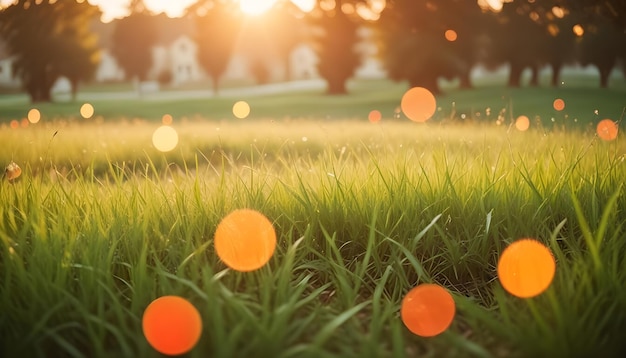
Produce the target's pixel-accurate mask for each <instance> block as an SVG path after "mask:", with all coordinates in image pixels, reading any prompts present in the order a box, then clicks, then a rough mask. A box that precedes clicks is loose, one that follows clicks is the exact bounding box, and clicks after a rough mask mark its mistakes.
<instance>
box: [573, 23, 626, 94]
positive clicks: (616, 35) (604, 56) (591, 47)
mask: <svg viewBox="0 0 626 358" xmlns="http://www.w3.org/2000/svg"><path fill="white" fill-rule="evenodd" d="M579 57H580V63H581V64H582V65H583V66H587V65H593V66H595V67H596V68H597V69H598V71H599V73H600V87H602V88H606V87H608V85H609V76H610V75H611V71H612V70H613V68H614V67H615V65H616V64H617V62H618V59H619V58H622V59H624V58H626V34H625V33H624V31H623V30H622V29H620V28H619V27H618V26H617V25H616V24H615V23H614V22H611V21H607V19H606V18H604V16H599V17H598V18H597V19H596V21H594V22H592V23H589V24H588V26H586V29H585V30H584V34H583V35H582V36H581V42H580V55H579Z"/></svg>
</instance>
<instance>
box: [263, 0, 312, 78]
mask: <svg viewBox="0 0 626 358" xmlns="http://www.w3.org/2000/svg"><path fill="white" fill-rule="evenodd" d="M297 16H299V10H298V9H297V7H296V6H295V5H294V4H293V3H292V2H281V3H279V4H277V5H276V6H274V7H272V8H271V9H270V10H269V12H268V13H267V14H266V16H265V19H264V20H265V21H264V22H265V26H266V29H267V32H268V34H269V37H270V38H271V40H272V41H271V43H272V46H273V48H274V50H275V51H276V52H277V53H278V56H279V57H280V58H281V60H282V61H283V62H284V64H285V79H286V80H291V53H292V51H293V50H294V49H295V48H296V46H297V45H298V44H299V43H301V42H302V40H304V26H303V21H302V19H298V18H297Z"/></svg>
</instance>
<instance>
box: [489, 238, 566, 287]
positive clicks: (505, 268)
mask: <svg viewBox="0 0 626 358" xmlns="http://www.w3.org/2000/svg"><path fill="white" fill-rule="evenodd" d="M555 271H556V263H555V261H554V256H553V255H552V251H550V249H549V248H548V247H547V246H545V245H544V244H542V243H540V242H539V241H537V240H534V239H521V240H517V241H515V242H513V243H512V244H511V245H509V246H508V247H507V248H506V249H504V251H503V252H502V254H501V255H500V259H499V260H498V278H499V279H500V283H501V284H502V287H504V289H505V290H506V291H507V292H509V293H510V294H512V295H513V296H516V297H520V298H530V297H535V296H537V295H539V294H541V293H543V292H544V291H545V290H547V289H548V287H550V284H551V283H552V279H553V278H554V273H555Z"/></svg>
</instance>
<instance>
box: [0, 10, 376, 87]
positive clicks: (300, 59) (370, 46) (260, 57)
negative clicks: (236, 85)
mask: <svg viewBox="0 0 626 358" xmlns="http://www.w3.org/2000/svg"><path fill="white" fill-rule="evenodd" d="M155 19H156V21H157V28H158V29H159V35H158V41H157V45H156V46H155V47H154V48H153V52H152V54H153V65H152V67H151V69H150V71H149V75H148V76H149V79H150V80H151V81H157V80H158V79H159V78H160V77H162V76H165V75H166V74H167V75H168V76H169V77H170V79H171V82H170V85H172V86H178V85H181V84H184V83H190V82H200V81H205V80H207V78H208V76H207V74H206V72H205V71H204V69H203V68H202V66H201V65H200V63H199V61H198V59H197V52H198V45H197V44H196V42H195V40H194V36H195V28H194V24H193V21H191V20H189V19H185V18H169V17H167V16H166V15H165V14H160V15H157V16H156V17H155ZM114 28H115V21H113V22H111V23H101V22H99V21H98V22H97V23H94V25H93V26H92V29H93V31H94V32H96V33H97V34H98V37H99V44H100V47H101V61H100V64H99V67H98V69H97V70H96V73H95V81H96V82H115V81H122V80H124V71H123V69H122V68H121V67H120V66H119V65H118V64H117V61H116V59H115V57H114V56H113V55H112V53H111V45H112V34H113V30H114ZM359 35H360V36H361V38H362V42H361V44H360V45H359V49H358V50H359V51H360V52H361V53H362V54H363V56H364V59H363V64H362V66H361V67H360V68H359V69H357V72H356V76H357V77H362V78H372V77H384V75H385V74H384V71H383V70H382V68H381V65H380V61H378V59H376V57H375V56H376V46H375V44H374V42H373V40H372V38H371V37H372V30H371V29H367V28H363V29H361V30H360V32H359ZM254 38H255V37H254V36H251V37H250V38H246V35H245V34H242V36H240V38H239V40H238V43H237V44H236V46H235V52H234V54H233V56H232V58H231V61H230V63H229V66H228V68H227V70H226V73H225V74H224V76H223V78H222V80H246V81H247V80H249V79H251V78H252V71H251V65H253V62H254V61H258V62H259V63H263V64H264V65H266V66H267V67H268V68H267V70H268V75H269V80H270V81H281V80H285V79H286V78H289V79H292V80H297V79H309V78H316V77H319V74H318V71H317V61H318V59H317V55H316V54H315V51H314V50H313V48H312V47H311V45H310V44H307V43H305V42H303V43H301V44H299V45H297V46H296V47H295V48H294V49H293V51H292V52H291V54H290V55H289V56H288V59H282V58H279V55H278V53H277V51H276V49H274V48H273V46H272V44H271V40H270V41H268V42H267V43H263V44H261V45H260V46H259V44H258V43H254V42H255V41H258V37H257V38H256V40H253V39H254ZM246 41H247V43H246ZM259 47H260V48H261V50H259ZM285 60H288V61H289V62H290V63H289V66H288V68H289V70H290V73H289V74H287V73H286V70H287V68H286V64H285V63H284V61H285ZM11 70H12V60H11V58H10V57H9V56H7V54H6V51H5V49H4V47H3V46H2V44H1V43H0V86H2V87H9V86H12V87H17V86H19V84H20V83H19V80H17V79H15V78H13V75H12V71H11Z"/></svg>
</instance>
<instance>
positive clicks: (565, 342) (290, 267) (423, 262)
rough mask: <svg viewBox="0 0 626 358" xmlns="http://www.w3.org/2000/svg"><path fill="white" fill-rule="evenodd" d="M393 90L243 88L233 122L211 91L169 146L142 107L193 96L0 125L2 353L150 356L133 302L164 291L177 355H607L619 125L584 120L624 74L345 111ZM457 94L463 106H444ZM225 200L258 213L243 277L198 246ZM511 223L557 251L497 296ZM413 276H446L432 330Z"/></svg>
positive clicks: (624, 230) (625, 311)
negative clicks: (263, 240) (527, 279)
mask: <svg viewBox="0 0 626 358" xmlns="http://www.w3.org/2000/svg"><path fill="white" fill-rule="evenodd" d="M393 88H394V87H385V88H384V90H378V91H377V90H376V88H375V86H373V85H372V86H371V87H368V86H367V85H364V86H362V87H361V88H360V89H359V90H358V91H357V92H358V93H357V95H356V96H352V97H344V98H342V99H324V101H326V102H323V105H324V106H331V103H336V107H332V106H331V107H332V108H335V109H336V110H333V112H332V113H333V114H332V116H330V117H331V119H333V120H328V118H326V117H325V116H323V115H322V116H319V115H320V114H323V113H324V110H323V109H321V108H319V107H322V105H321V104H319V103H318V105H315V103H317V102H316V100H315V99H309V101H310V103H309V104H308V105H307V106H304V105H303V106H304V107H303V108H301V110H302V111H303V112H302V114H300V113H296V114H293V115H292V116H290V117H291V118H285V117H286V115H284V112H282V111H283V109H280V108H278V109H277V108H274V109H272V108H273V107H272V106H278V105H279V103H283V104H285V105H287V104H288V103H291V100H293V101H294V102H295V103H301V102H298V101H305V100H306V99H307V98H308V97H307V96H305V95H304V94H294V95H293V97H287V99H285V98H283V99H280V98H278V97H271V96H270V97H264V98H251V99H249V103H250V104H251V106H252V108H253V113H254V112H255V111H256V109H257V107H258V108H259V109H258V111H259V112H260V113H259V114H258V115H257V116H253V118H251V119H248V120H233V119H230V116H232V115H228V114H226V112H227V110H229V109H230V107H228V108H226V107H227V104H228V103H230V104H229V106H232V100H231V99H221V100H215V101H222V102H223V105H224V109H222V110H223V114H220V115H215V116H208V115H207V118H204V117H201V116H202V113H199V114H198V116H197V117H196V116H189V118H188V119H186V120H184V119H182V118H176V119H175V122H174V124H173V128H175V129H176V130H177V131H178V135H179V144H178V147H177V148H176V149H175V150H173V151H171V152H168V153H160V152H158V151H156V149H154V147H153V145H152V142H151V136H152V133H153V131H154V130H155V129H156V128H157V127H158V125H159V124H158V123H156V122H158V119H159V118H160V115H159V114H158V113H159V112H161V113H163V112H174V113H175V114H176V112H175V109H176V108H179V109H181V111H182V108H187V107H189V106H192V105H193V103H195V102H193V103H191V102H190V103H159V104H158V105H156V104H155V103H152V104H151V106H152V108H151V109H150V110H149V109H148V108H147V107H146V108H144V109H142V110H143V111H144V112H143V113H144V115H142V116H140V117H141V118H145V120H134V119H132V118H133V117H135V116H136V115H134V114H128V115H127V116H125V117H127V118H128V119H122V118H119V117H116V118H112V119H110V118H109V117H107V116H108V115H106V114H102V113H100V115H102V116H104V117H105V118H106V119H104V120H103V119H94V120H89V121H85V120H78V119H72V118H70V116H69V115H67V114H62V115H63V116H67V117H63V118H57V119H53V118H44V120H42V122H40V123H38V124H36V125H30V126H28V127H27V128H18V129H11V128H9V126H8V125H6V124H5V125H4V126H3V127H2V128H1V129H0V143H2V145H3V150H2V152H0V162H2V163H7V164H8V163H9V162H11V161H15V162H16V163H18V164H19V165H20V166H21V167H22V169H23V173H22V176H21V178H20V180H19V181H17V182H15V183H9V182H8V181H6V180H3V181H2V183H1V184H0V212H1V218H2V220H1V221H0V240H1V245H0V312H1V316H0V337H1V338H0V355H1V356H3V357H13V356H20V357H22V356H46V357H50V356H54V357H63V356H67V357H121V356H123V357H155V356H159V354H158V353H157V352H156V351H155V350H154V349H153V348H152V347H150V345H149V344H148V343H147V341H146V339H145V338H144V336H143V332H142V325H141V320H142V315H143V312H144V310H145V309H146V307H147V305H148V304H149V303H150V302H152V301H153V300H154V299H156V298H158V297H160V296H163V295H179V296H182V297H185V298H186V299H188V300H189V301H190V302H192V303H193V304H194V306H195V307H196V308H198V310H199V311H200V314H201V316H202V322H203V327H204V329H203V333H202V338H201V340H200V342H199V343H198V344H197V345H196V346H195V348H194V349H193V350H192V351H191V352H190V353H189V354H188V356H190V357H207V356H209V357H320V356H322V357H418V356H419V357H423V356H426V357H448V356H450V357H471V356H475V357H537V356H540V357H590V356H602V357H621V356H622V355H623V353H624V352H626V341H625V340H624V339H623V335H624V331H625V329H626V270H625V269H624V268H625V267H626V241H625V240H624V237H626V226H625V225H626V215H625V210H626V196H625V194H624V188H623V184H622V183H623V181H624V179H623V178H624V177H625V176H626V163H624V158H626V144H624V141H623V138H622V134H620V135H619V136H618V138H617V140H614V141H611V142H605V141H602V140H600V139H599V138H598V137H597V135H596V134H595V133H594V128H593V125H594V123H595V122H596V121H597V119H598V118H599V117H602V114H603V113H607V112H610V113H615V116H614V117H612V118H613V119H615V120H618V119H619V116H620V114H621V112H622V108H623V106H624V103H623V100H624V98H626V97H624V96H623V93H624V92H623V91H624V90H623V89H621V90H620V89H613V90H608V91H599V90H589V89H586V90H583V89H571V90H570V91H569V92H567V94H568V96H569V95H572V96H573V95H574V93H577V91H578V92H579V93H580V96H579V97H576V99H570V100H568V99H567V97H566V95H565V94H563V96H561V97H563V98H565V99H566V103H567V105H566V106H567V107H566V108H567V110H568V111H569V112H568V117H567V119H566V118H565V114H564V113H563V112H556V111H554V110H551V111H552V114H550V108H551V103H552V100H553V99H554V98H553V95H554V94H555V93H557V92H558V93H564V92H559V91H562V90H561V89H558V90H548V89H540V90H538V92H534V94H533V93H531V91H530V90H520V91H519V93H518V94H519V95H520V96H521V97H513V100H510V99H509V100H503V99H502V98H500V99H498V101H500V102H498V103H499V104H493V105H492V104H488V102H489V101H491V100H493V99H491V97H490V95H489V94H491V93H493V95H494V96H495V95H496V93H497V92H498V91H499V92H500V93H504V91H503V90H502V89H501V88H500V89H499V90H498V89H496V88H482V89H479V90H477V91H470V92H458V93H450V94H448V95H447V96H446V97H443V98H440V99H439V104H440V105H441V106H442V107H443V106H444V104H443V103H446V101H452V98H453V96H456V95H458V96H460V97H454V98H455V99H454V102H455V109H456V112H452V107H449V108H448V109H442V111H441V112H439V113H438V114H436V117H435V118H434V119H433V120H431V121H430V122H428V123H425V124H416V123H412V122H409V121H408V120H402V119H390V120H389V119H388V120H383V121H382V122H381V123H378V124H370V123H368V122H367V121H365V120H364V118H365V117H366V114H361V112H359V114H357V112H358V111H359V110H363V111H365V112H364V113H367V111H369V110H370V109H377V108H383V107H382V106H384V105H385V104H386V105H388V106H389V107H388V110H390V111H392V113H393V110H394V109H395V106H397V104H393V103H394V101H395V103H397V102H398V99H397V98H396V99H395V100H394V99H393V96H395V95H401V93H402V91H401V89H400V87H398V88H397V89H396V90H395V91H396V92H393V93H390V92H392V91H393ZM552 91H557V92H552ZM620 91H621V92H620ZM394 93H395V94H394ZM510 93H514V92H510ZM480 94H483V95H484V96H482V97H480V98H476V99H475V100H470V99H471V98H473V96H479V95H480ZM620 94H621V97H620ZM501 96H502V94H501ZM506 96H507V95H505V97H506ZM320 98H321V97H320ZM446 98H447V99H446ZM457 98H458V99H457ZM460 98H465V99H466V100H467V101H468V102H466V103H467V104H463V103H465V102H462V101H461V100H460ZM520 98H522V99H520ZM523 98H527V102H528V103H527V102H526V101H524V100H523ZM572 98H573V97H572ZM377 99H380V101H381V102H380V103H378V102H376V101H377ZM505 99H506V98H505ZM511 101H512V103H513V105H514V107H513V108H511V107H510V103H511ZM518 101H519V102H518ZM585 101H589V103H588V104H589V105H590V106H591V105H593V106H591V107H595V109H598V111H599V113H600V114H599V115H595V114H594V113H593V109H591V111H592V112H591V113H587V110H586V109H584V110H583V107H584V106H586V105H585V104H584V102H585ZM141 103H143V102H135V101H128V107H125V106H126V104H125V103H120V104H119V106H120V107H115V108H113V107H114V106H113V105H106V104H95V107H96V108H97V109H98V108H103V111H104V110H106V109H107V108H109V110H111V111H119V113H124V111H126V110H129V111H130V110H131V105H133V104H134V105H135V106H137V105H139V104H141ZM220 103H221V102H220ZM470 103H474V105H475V107H473V108H470V105H469V104H470ZM494 103H495V102H494ZM506 103H509V104H508V105H509V107H507V104H506ZM538 103H545V104H542V105H532V104H538ZM570 103H571V105H570ZM366 104H367V106H366ZM487 105H489V106H492V107H491V108H492V113H491V115H490V116H491V117H490V118H489V120H484V119H485V115H486V113H485V110H486V108H487V107H485V106H487ZM53 106H59V107H54V108H57V109H58V108H61V106H62V104H55V105H53ZM472 106H473V105H472ZM526 106H528V107H527V108H537V111H539V110H540V109H539V108H543V106H547V107H548V109H541V111H546V113H547V114H546V116H547V117H545V116H544V115H540V116H541V117H540V121H537V120H536V119H534V120H533V123H532V125H531V129H530V130H529V131H527V132H519V131H517V130H516V129H515V128H514V127H513V126H512V123H511V119H512V118H514V115H515V114H511V113H510V112H511V110H513V112H514V113H516V114H517V113H518V112H517V110H518V109H517V108H524V107H526ZM578 106H580V107H578ZM370 107H371V108H370ZM263 108H266V109H265V110H266V111H267V113H265V112H263ZM297 108H298V106H297V105H295V104H294V107H290V109H289V110H293V111H296V110H297ZM307 108H308V110H310V111H311V113H312V114H311V115H306V110H305V109H307ZM340 108H342V109H340ZM462 108H469V109H467V111H468V113H470V112H475V111H476V112H479V113H481V116H476V115H475V113H474V115H472V116H469V115H468V116H467V117H466V119H465V120H461V119H460V115H459V113H461V112H460V111H465V110H463V109H462ZM502 108H504V109H505V112H504V113H505V114H503V118H504V119H503V121H502V122H501V124H500V125H497V124H496V123H495V121H496V119H497V117H498V115H499V114H500V111H501V109H502ZM342 110H343V111H345V112H342ZM383 110H384V108H383ZM579 110H580V112H579ZM150 111H153V112H150ZM272 111H274V112H272ZM285 111H288V110H287V109H285ZM316 111H318V112H316ZM329 111H330V110H329ZM3 113H4V112H3ZM42 113H45V111H43V110H42ZM58 113H61V112H58ZM149 113H154V114H150V115H148V114H149ZM181 113H182V112H181ZM216 113H217V112H216ZM519 114H521V113H519ZM59 116H61V114H59ZM137 116H138V115H137ZM181 116H182V115H181ZM528 116H529V117H531V118H533V114H528ZM551 116H553V117H554V118H555V121H554V122H552V120H551V119H548V120H547V121H545V120H546V118H552V117H551ZM595 116H599V117H595ZM300 117H305V118H300ZM607 117H608V115H607ZM573 118H580V122H578V121H576V122H574V121H573ZM544 121H545V122H544ZM581 122H582V123H581ZM240 208H252V209H255V210H258V211H259V212H261V213H263V214H264V215H266V216H267V217H268V218H269V219H270V221H271V222H272V223H273V225H274V227H275V230H276V233H277V237H278V246H277V249H276V252H275V254H274V255H273V257H272V259H271V260H270V262H269V263H268V264H267V265H266V266H265V267H263V268H261V269H260V270H258V271H254V272H249V273H240V272H236V271H234V270H231V269H228V268H227V267H226V266H225V265H224V263H222V262H221V261H220V260H219V258H218V257H217V255H216V252H215V249H214V247H213V235H214V232H215V229H216V226H217V224H218V223H219V222H220V220H221V219H222V218H223V217H224V216H226V215H227V214H228V213H230V212H232V211H233V210H236V209H240ZM520 238H536V239H538V240H539V241H541V242H543V243H544V244H546V245H547V246H548V247H549V248H550V249H551V251H552V253H553V254H554V257H555V258H556V276H555V278H554V281H553V282H552V284H551V286H550V288H549V289H548V290H547V291H546V292H545V293H543V294H541V295H539V296H538V297H536V298H530V299H520V298H516V297H514V296H512V295H510V294H509V293H507V292H506V291H505V290H504V289H503V287H502V285H501V284H500V282H499V280H498V277H497V272H496V265H497V262H498V258H499V257H500V255H501V253H502V251H503V250H504V248H505V247H507V245H508V244H510V243H511V242H513V241H515V240H517V239H520ZM425 282H431V283H437V284H439V285H441V286H443V287H445V288H446V289H447V290H448V291H449V292H450V293H451V294H452V295H453V297H454V301H455V304H456V309H457V312H456V316H455V319H454V321H453V323H452V325H451V327H450V328H449V329H448V330H447V331H446V332H444V333H443V334H441V335H439V336H437V337H434V338H421V337H418V336H415V335H413V334H412V333H410V332H409V331H408V330H407V329H406V328H405V326H404V325H403V322H402V320H401V318H400V314H399V310H400V304H401V301H402V298H403V297H404V295H405V294H406V293H407V292H408V291H409V290H410V289H411V288H413V287H415V286H416V285H418V284H420V283H425Z"/></svg>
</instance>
